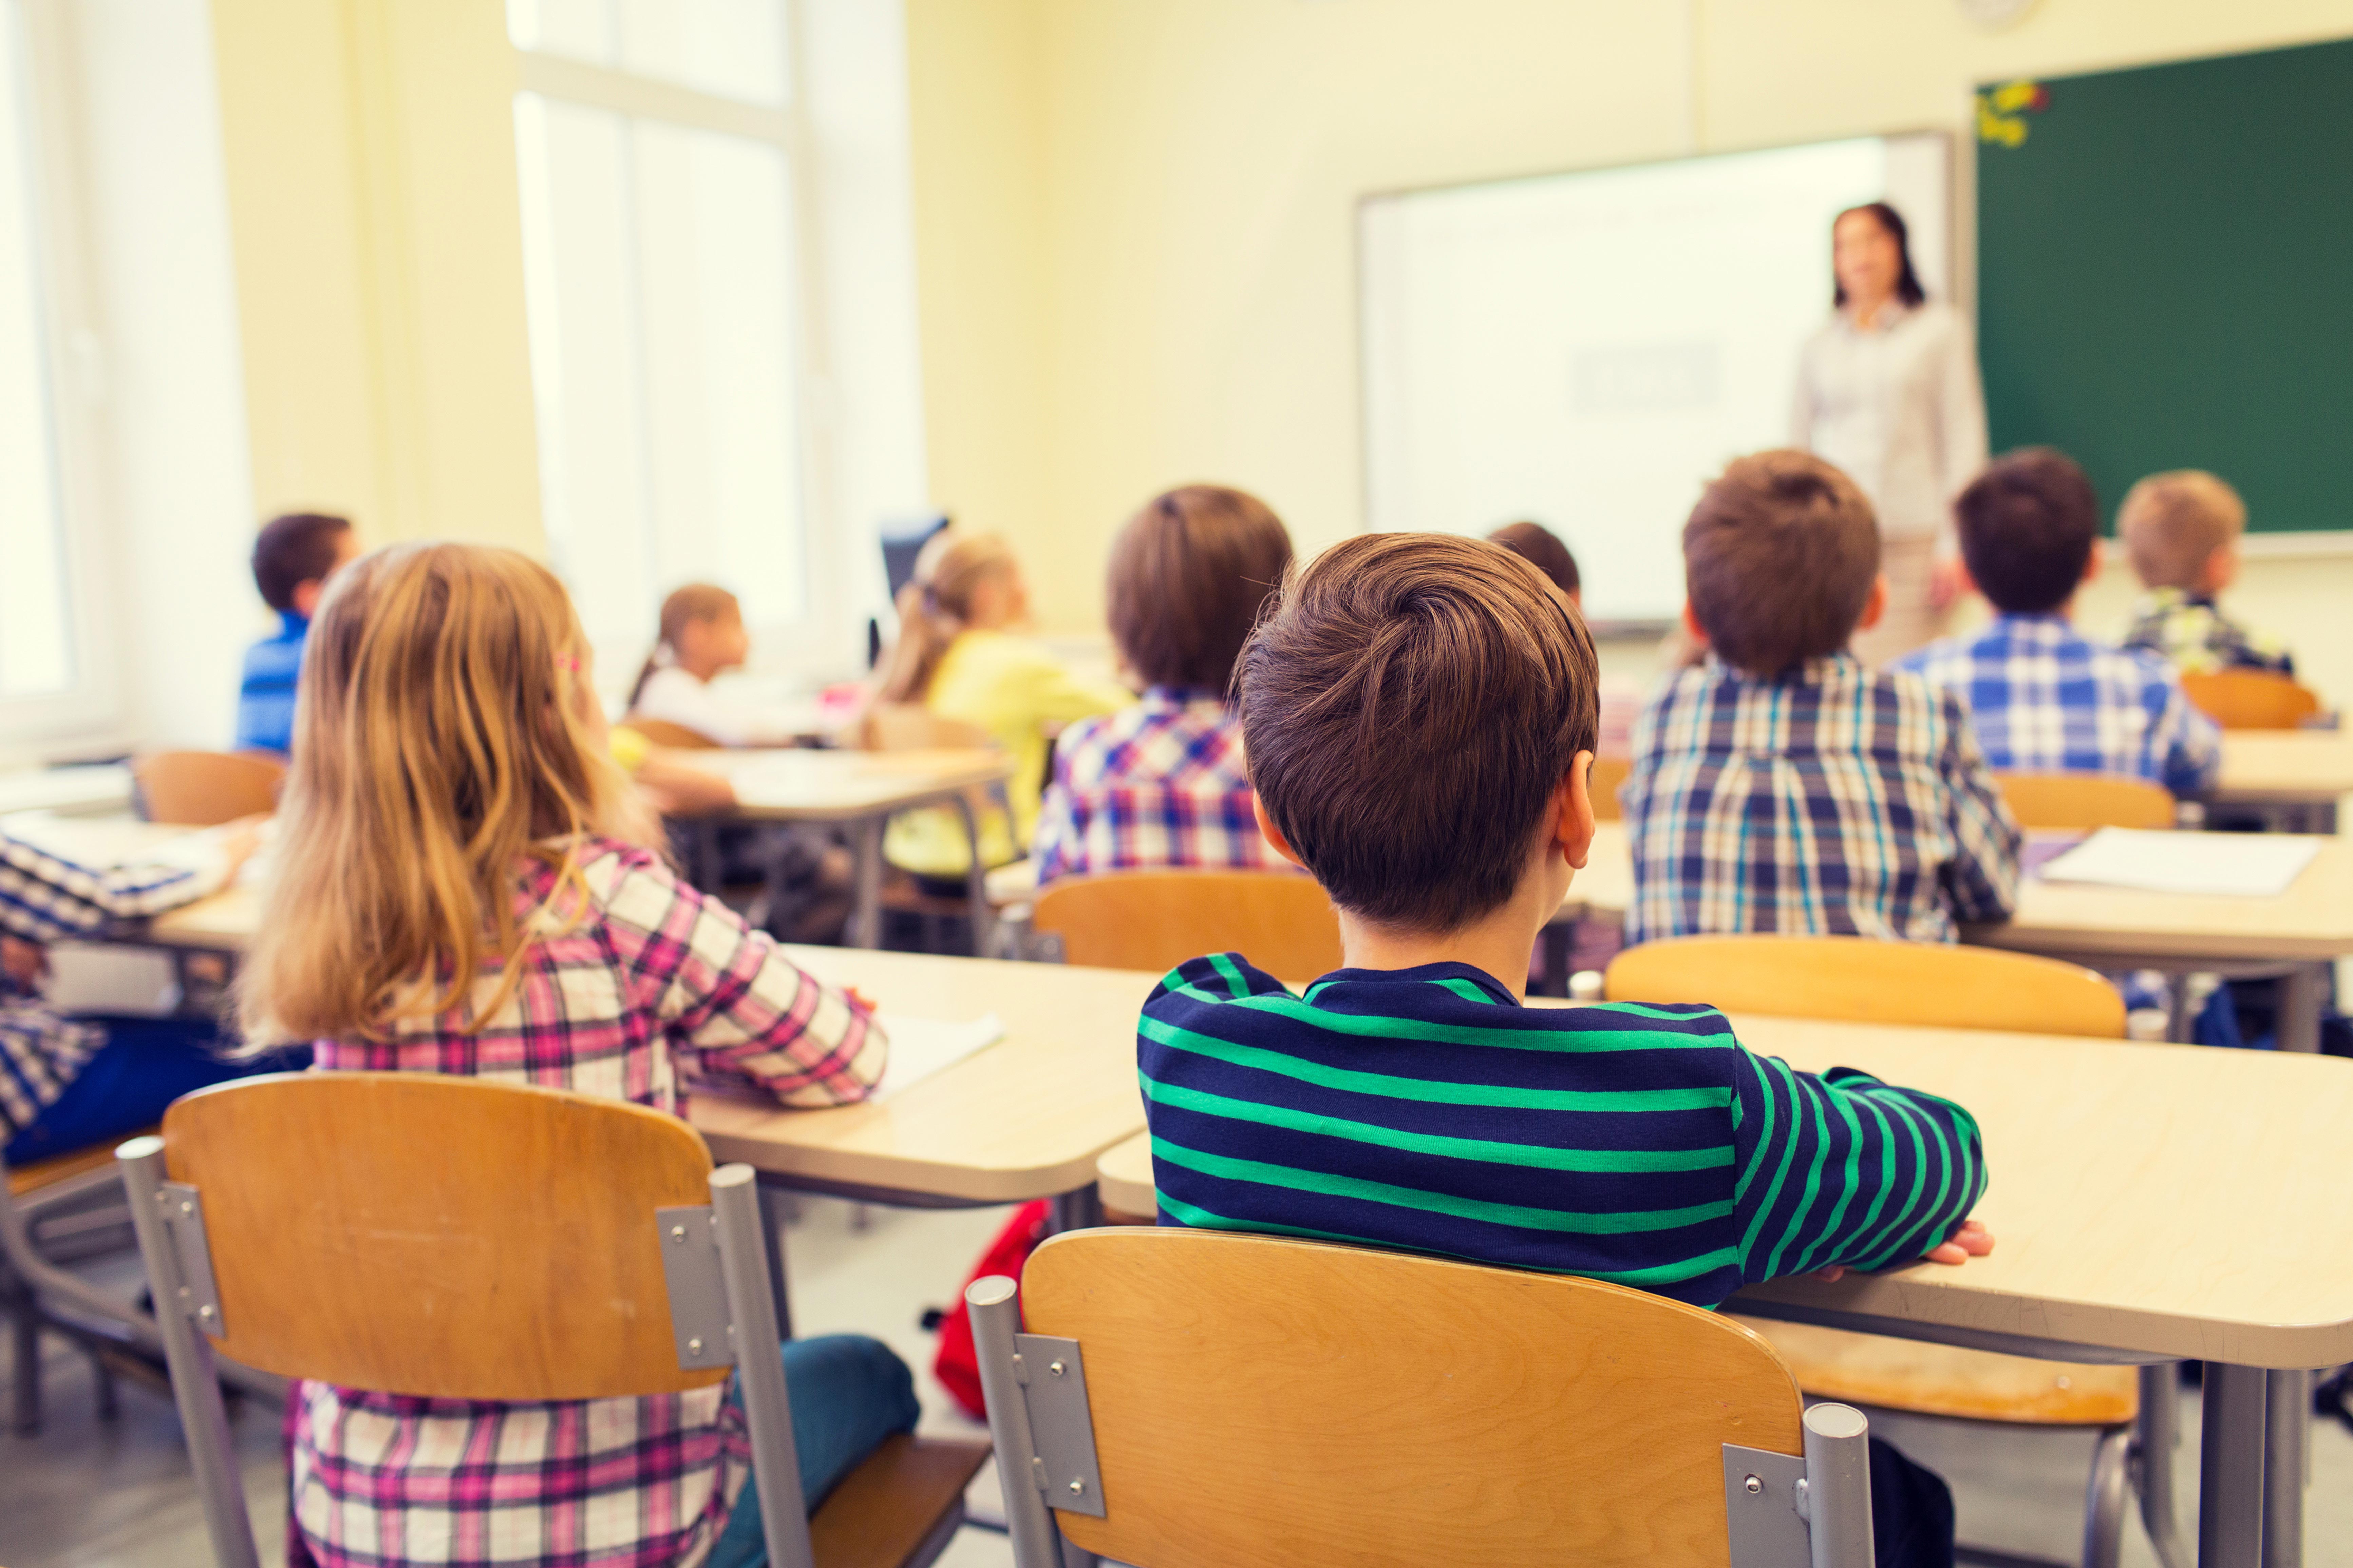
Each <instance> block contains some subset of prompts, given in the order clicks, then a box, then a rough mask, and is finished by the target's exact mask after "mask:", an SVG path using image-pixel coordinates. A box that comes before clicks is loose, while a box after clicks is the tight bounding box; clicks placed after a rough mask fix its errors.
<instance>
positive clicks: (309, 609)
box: [294, 577, 327, 621]
mask: <svg viewBox="0 0 2353 1568" xmlns="http://www.w3.org/2000/svg"><path fill="white" fill-rule="evenodd" d="M326 592H327V584H326V583H325V581H324V580H323V579H321V578H317V577H313V578H311V579H310V580H309V581H308V582H302V583H297V584H294V613H295V614H296V615H298V616H301V617H302V618H303V619H304V620H306V621H307V620H309V619H310V618H311V616H313V615H316V614H317V613H318V609H319V600H320V599H321V598H322V596H323V595H325V594H326Z"/></svg>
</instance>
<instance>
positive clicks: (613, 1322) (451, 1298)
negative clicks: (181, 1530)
mask: <svg viewBox="0 0 2353 1568" xmlns="http://www.w3.org/2000/svg"><path fill="white" fill-rule="evenodd" d="M120 1153H121V1170H122V1175H123V1180H124V1183H125V1184H126V1186H127V1187H128V1189H129V1192H130V1194H131V1207H132V1218H133V1219H134V1220H135V1221H136V1223H137V1225H138V1228H139V1245H140V1250H141V1252H142V1254H143V1255H144V1256H145V1258H146V1263H147V1273H148V1279H149V1280H150V1282H151V1284H152V1286H153V1290H154V1294H155V1299H156V1300H158V1301H159V1302H165V1303H173V1302H176V1303H178V1307H177V1310H165V1311H164V1313H162V1314H161V1317H162V1326H163V1330H164V1352H165V1355H166V1358H167V1360H168V1361H169V1363H170V1364H171V1369H172V1384H173V1391H174V1394H175V1396H176V1398H177V1400H178V1403H179V1407H180V1420H181V1425H182V1427H183V1429H184V1430H185V1432H186V1433H187V1436H188V1447H189V1451H190V1454H191V1456H192V1458H194V1460H195V1473H196V1481H197V1486H198V1489H199V1491H200V1493H201V1495H202V1497H203V1500H204V1505H205V1515H206V1524H207V1525H208V1526H209V1528H210V1530H211V1534H212V1542H213V1551H214V1553H215V1555H216V1558H217V1559H218V1560H219V1562H220V1563H223V1564H225V1565H230V1564H234V1565H237V1568H250V1565H251V1564H252V1563H254V1562H255V1555H254V1544H253V1536H252V1532H251V1530H250V1527H249V1525H248V1520H247V1514H246V1506H245V1495H244V1489H243V1486H242V1483H241V1481H240V1479H239V1476H238V1472H237V1462H236V1458H235V1453H234V1450H233V1449H232V1447H230V1443H229V1436H228V1427H227V1421H226V1418H225V1416H224V1415H223V1413H222V1408H221V1403H220V1395H219V1389H218V1385H217V1384H216V1383H215V1382H214V1379H213V1372H214V1362H215V1356H216V1354H217V1355H218V1356H220V1357H222V1358H225V1359H227V1360H229V1361H234V1362H237V1363H242V1364H244V1365H246V1366H249V1367H256V1368H259V1369H262V1370H264V1371H268V1372H271V1373H278V1374H280V1375H282V1376H286V1377H307V1378H319V1379H323V1380H325V1381H327V1382H329V1383H334V1384H343V1385H345V1386H347V1387H354V1388H382V1389H396V1390H398V1391H400V1392H401V1393H404V1394H423V1395H427V1396H428V1397H438V1398H449V1399H498V1400H521V1401H545V1400H575V1399H598V1398H607V1397H613V1396H617V1395H628V1394H665V1393H678V1392H682V1391H684V1390H687V1389H691V1388H704V1387H709V1386H711V1385H712V1384H719V1383H723V1382H725V1381H726V1379H727V1377H728V1374H729V1373H730V1371H731V1369H732V1370H733V1371H734V1372H735V1373H738V1374H740V1376H741V1379H742V1388H743V1396H744V1415H745V1421H746V1425H747V1426H749V1427H750V1430H751V1437H752V1463H753V1473H754V1476H755V1477H756V1479H757V1480H758V1483H759V1491H760V1513H761V1520H762V1522H763V1524H764V1526H765V1531H766V1536H767V1542H768V1552H769V1555H770V1560H771V1561H772V1562H774V1563H777V1564H778V1565H779V1568H811V1565H812V1564H821V1565H823V1568H849V1565H850V1564H855V1565H856V1568H868V1565H869V1564H876V1565H881V1568H913V1565H915V1564H920V1563H928V1562H930V1561H931V1560H932V1559H933V1558H934V1557H935V1556H936V1555H937V1554H938V1553H939V1552H940V1551H942V1550H944V1548H945V1546H946V1543H947V1540H948V1538H949V1536H951V1535H952V1534H953V1533H954V1531H955V1524H956V1522H958V1521H960V1520H961V1518H962V1512H963V1507H964V1489H965V1484H966V1483H967V1482H968V1481H969V1480H970V1479H972V1476H973V1474H974V1472H975V1471H976V1469H977V1468H979V1466H980V1464H981V1463H982V1461H983V1460H984V1459H985V1458H987V1447H985V1446H984V1445H980V1444H976V1443H939V1442H934V1441H930V1440H919V1439H912V1438H909V1439H894V1440H893V1441H892V1442H891V1443H889V1444H886V1445H885V1446H884V1447H882V1448H881V1449H879V1450H877V1451H876V1452H875V1453H874V1454H873V1455H871V1456H870V1457H869V1458H867V1459H866V1460H865V1461H864V1462H863V1463H862V1464H861V1465H860V1468H858V1469H856V1470H854V1471H852V1472H851V1474H850V1475H849V1477H848V1478H847V1479H844V1481H843V1482H842V1483H841V1485H840V1486H839V1488H838V1489H836V1490H835V1491H834V1493H833V1494H832V1495H831V1496H829V1497H828V1498H827V1500H826V1501H825V1503H824V1505H823V1506H822V1507H820V1508H819V1509H818V1512H817V1515H816V1517H815V1518H814V1519H811V1518H807V1517H806V1516H805V1513H804V1510H803V1508H802V1502H801V1490H800V1481H799V1476H798V1472H797V1468H796V1466H795V1463H794V1460H793V1447H792V1440H791V1439H792V1426H791V1421H792V1416H791V1411H790V1409H789V1407H788V1405H787V1400H786V1388H785V1377H784V1363H783V1360H782V1357H781V1356H780V1355H779V1354H778V1352H777V1350H776V1343H777V1341H776V1307H775V1302H774V1300H773V1299H772V1297H771V1296H770V1294H769V1291H770V1284H769V1279H770V1276H769V1267H768V1247H767V1242H766V1239H765V1237H764V1236H763V1234H762V1230H761V1222H760V1217H759V1207H758V1203H757V1200H756V1197H755V1196H754V1186H753V1175H752V1172H751V1169H750V1168H749V1167H748V1166H744V1165H728V1166H725V1167H723V1168H722V1169H719V1170H716V1171H714V1170H712V1165H711V1153H710V1151H709V1150H708V1149H706V1148H705V1147H704V1146H703V1142H702V1135H701V1134H700V1133H698V1132H696V1131H694V1129H692V1128H691V1127H689V1126H688V1125H687V1124H686V1123H685V1122H684V1121H680V1120H679V1119H678V1118H676V1117H672V1116H665V1115H663V1114H661V1113H660V1112H659V1111H655V1110H648V1109H646V1108H645V1107H643V1106H638V1105H630V1104H627V1103H625V1102H622V1101H619V1100H600V1099H596V1098H592V1097H590V1096H587V1095H582V1094H572V1093H566V1092H564V1091H561V1090H556V1089H528V1088H523V1087H521V1086H517V1085H511V1084H495V1083H485V1082H483V1081H481V1080H480V1079H467V1078H446V1077H441V1076H438V1075H435V1074H429V1073H291V1074H279V1075H275V1076H272V1077H266V1078H253V1079H242V1080H240V1081H238V1082H236V1083H231V1084H225V1085H222V1086H220V1087H218V1088H215V1089H203V1090H200V1091H198V1092H197V1093H195V1094H192V1095H189V1096H187V1097H186V1098H185V1099H183V1100H178V1101H176V1102H175V1103H174V1105H173V1106H172V1108H171V1109H170V1110H167V1111H166V1112H165V1113H164V1131H163V1136H162V1137H160V1138H136V1139H133V1140H132V1141H131V1142H127V1143H125V1144H124V1145H123V1146H122V1148H121V1152H120ZM813 1543H814V1544H813ZM852 1548H854V1549H855V1550H854V1551H853V1550H852Z"/></svg>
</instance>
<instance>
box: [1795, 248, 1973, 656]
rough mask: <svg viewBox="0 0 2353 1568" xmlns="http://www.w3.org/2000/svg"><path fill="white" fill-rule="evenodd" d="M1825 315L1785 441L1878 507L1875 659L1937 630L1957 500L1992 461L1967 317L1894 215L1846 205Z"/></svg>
mask: <svg viewBox="0 0 2353 1568" xmlns="http://www.w3.org/2000/svg"><path fill="white" fill-rule="evenodd" d="M1831 272H1832V273H1833V275H1834V277H1835V287H1834V289H1833V291H1832V293H1831V304H1832V306H1833V307H1834V309H1833V310H1831V318H1830V320H1829V321H1825V322H1823V323H1822V325H1821V327H1820V330H1819V331H1816V332H1815V333H1814V335H1813V336H1812V337H1811V338H1810V339H1808V340H1807V342H1806V346H1805V350H1804V352H1803V353H1802V354H1801V355H1800V356H1799V362H1798V395H1797V402H1796V415H1795V419H1794V422H1793V429H1792V433H1791V445H1793V446H1796V447H1801V448H1803V449H1804V450H1806V451H1809V452H1812V453H1814V454H1815V455H1816V456H1818V457H1820V458H1824V459H1826V460H1827V461H1830V462H1831V463H1835V464H1837V465H1838V466H1839V467H1840V468H1843V469H1845V470H1846V471H1847V473H1848V474H1850V475H1852V477H1853V479H1854V481H1855V482H1856V483H1857V484H1859V485H1861V486H1862V490H1863V493H1864V494H1866V495H1868V496H1869V497H1870V498H1871V500H1872V504H1873V507H1874V508H1876V509H1877V510H1878V513H1879V560H1880V570H1881V571H1882V572H1883V573H1884V574H1886V576H1887V589H1888V593H1887V612H1886V614H1885V615H1884V616H1882V617H1881V619H1880V621H1879V624H1878V625H1877V626H1874V627H1873V628H1872V629H1871V630H1869V631H1867V632H1858V633H1857V634H1856V635H1855V642H1854V648H1855V652H1856V654H1858V655H1859V656H1860V657H1861V658H1862V659H1863V661H1864V662H1865V663H1867V664H1872V665H1880V664H1884V663H1886V662H1887V661H1888V660H1889V659H1892V658H1900V657H1902V656H1903V655H1905V654H1907V653H1909V652H1911V651H1912V650H1913V649H1914V648H1915V647H1920V646H1921V645H1922V644H1924V643H1926V642H1929V641H1931V640H1933V639H1934V638H1936V637H1938V636H1939V635H1941V634H1942V632H1943V631H1944V626H1945V618H1946V615H1947V612H1948V611H1949V610H1950V609H1951V607H1952V605H1953V601H1954V600H1955V599H1957V598H1958V597H1959V596H1960V593H1961V587H1962V584H1963V581H1964V579H1963V576H1962V574H1961V566H1960V558H1959V553H1958V552H1957V548H1956V546H1955V543H1954V537H1953V523H1952V500H1953V498H1954V497H1955V496H1956V495H1957V494H1959V493H1960V491H1961V489H1962V487H1964V486H1966V485H1967V484H1968V482H1969V481H1970V480H1971V479H1975V478H1976V477H1977V474H1978V470H1979V469H1980V468H1984V467H1985V461H1986V416H1985V392H1984V389H1983V388H1982V387H1981V386H1980V385H1979V384H1978V360H1977V351H1976V346H1975V345H1974V344H1973V343H1972V342H1971V341H1970V337H1969V328H1968V322H1966V321H1963V320H1962V319H1961V317H1960V314H1959V312H1957V311H1956V310H1954V309H1953V308H1952V307H1951V306H1950V305H1946V304H1942V303H1938V302H1936V301H1932V300H1929V298H1928V297H1927V294H1926V290H1924V289H1922V288H1921V287H1920V279H1919V275H1918V274H1917V273H1915V272H1914V271H1913V269H1912V250H1911V246H1910V243H1909V239H1908V237H1907V235H1906V234H1905V226H1904V219H1903V216H1902V215H1900V214H1898V213H1897V212H1896V210H1895V209H1894V207H1892V206H1889V205H1887V204H1886V203H1885V202H1873V203H1871V204H1869V205H1865V206H1859V207H1850V208H1848V209H1847V210H1846V211H1845V212H1842V213H1841V214H1839V216H1838V219H1837V221H1836V222H1835V223H1834V224H1833V225H1832V226H1831Z"/></svg>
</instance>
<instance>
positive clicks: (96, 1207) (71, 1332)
mask: <svg viewBox="0 0 2353 1568" xmlns="http://www.w3.org/2000/svg"><path fill="white" fill-rule="evenodd" d="M120 1194H121V1177H120V1176H119V1175H117V1174H116V1173H115V1169H114V1152H113V1150H112V1149H111V1148H110V1147H107V1146H105V1145H102V1144H101V1145H98V1146H94V1147H91V1148H88V1149H78V1150H75V1151H73V1152H69V1153H65V1154H58V1155H56V1156H54V1157H52V1158H50V1159H47V1160H40V1161H36V1162H34V1163H31V1164H28V1165H10V1164H8V1163H5V1161H0V1311H5V1313H6V1314H7V1316H8V1317H9V1319H10V1334H9V1339H10V1342H11V1343H12V1345H13V1347H14V1354H13V1361H14V1365H15V1370H14V1372H13V1373H12V1374H11V1377H10V1381H9V1386H10V1389H11V1391H12V1395H13V1397H12V1401H11V1403H12V1405H13V1409H12V1411H11V1413H10V1418H9V1425H10V1426H13V1427H14V1428H15V1429H16V1431H18V1432H20V1433H23V1434H26V1435H27V1436H29V1435H31V1434H33V1433H35V1432H37V1431H39V1430H40V1426H41V1383H42V1377H41V1336H42V1334H43V1333H44V1332H54V1333H60V1334H63V1335H65V1336H66V1337H67V1338H69V1339H70V1340H72V1341H73V1342H75V1344H76V1345H77V1346H79V1348H80V1349H81V1350H82V1351H83V1352H86V1353H88V1354H89V1355H90V1365H91V1369H92V1371H93V1373H95V1375H96V1380H97V1385H98V1404H99V1410H100V1414H101V1415H110V1416H111V1415H113V1413H114V1380H113V1376H112V1373H111V1370H110V1367H109V1362H108V1359H107V1358H106V1356H105V1354H104V1353H103V1352H106V1351H107V1350H109V1349H112V1348H119V1347H121V1346H122V1345H125V1344H132V1343H136V1342H137V1340H138V1336H137V1332H136V1328H135V1325H137V1324H138V1323H140V1322H141V1321H148V1322H149V1323H150V1326H151V1327H152V1320H145V1315H144V1314H142V1313H139V1312H137V1311H135V1310H132V1309H131V1308H129V1307H127V1306H126V1305H125V1304H124V1303H122V1302H121V1301H120V1300H116V1299H115V1298H114V1297H113V1296H111V1295H107V1294H102V1293H100V1292H99V1291H97V1290H94V1289H90V1286H89V1285H88V1284H87V1283H85V1282H84V1280H83V1279H81V1277H80V1276H79V1275H78V1274H75V1273H74V1272H72V1271H71V1270H69V1269H68V1268H64V1267H63V1265H64V1264H65V1263H67V1262H69V1261H71V1260H72V1259H74V1258H79V1257H87V1256H90V1255H93V1254H96V1253H99V1252H103V1251H108V1250H112V1249H113V1247H112V1246H111V1245H110V1244H109V1242H108V1241H107V1240H106V1237H107V1235H108V1233H112V1234H114V1235H116V1236H120V1234H121V1228H122V1227H123V1226H128V1225H129V1224H130V1223H131V1212H130V1210H129V1209H128V1208H126V1207H125V1206H123V1205H122V1204H121V1201H120ZM110 1200H111V1201H110ZM60 1309H62V1310H60ZM155 1343H156V1344H158V1345H160V1341H156V1342H155Z"/></svg>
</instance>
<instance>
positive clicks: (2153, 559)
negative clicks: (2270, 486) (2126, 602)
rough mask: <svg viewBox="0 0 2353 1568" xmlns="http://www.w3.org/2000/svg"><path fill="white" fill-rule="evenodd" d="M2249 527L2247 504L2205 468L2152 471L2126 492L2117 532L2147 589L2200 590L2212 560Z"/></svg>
mask: <svg viewBox="0 0 2353 1568" xmlns="http://www.w3.org/2000/svg"><path fill="white" fill-rule="evenodd" d="M2246 531H2247V503H2246V502H2245V501H2243V500H2240V499H2239V492H2238V491H2236V490H2234V489H2232V488H2231V487H2230V486H2229V485H2228V484H2227V483H2225V482H2224V481H2222V480H2221V479H2217V478H2215V477H2214V476H2213V475H2212V474H2210V473H2208V472H2206V471H2205V470H2204V469H2203V468H2175V469H2173V470H2172V471H2170V472H2168V473H2162V474H2151V475H2149V476H2148V478H2147V479H2143V480H2141V482H2140V483H2138V484H2137V485H2135V486H2133V488H2132V489H2129V490H2127V491H2126V492H2125V504H2124V505H2123V507H2122V508H2120V509H2119V510H2117V512H2116V532H2117V533H2119V534H2121V535H2122V536H2123V538H2124V542H2125V553H2126V554H2127V555H2129V556H2131V557H2132V566H2133V571H2134V573H2135V574H2137V575H2138V576H2139V578H2140V581H2141V586H2143V587H2145V588H2180V589H2184V590H2187V591H2189V592H2191V593H2195V592H2196V591H2197V590H2198V589H2199V588H2200V586H2201V584H2200V581H2199V579H2200V577H2201V576H2202V575H2204V574H2205V571H2206V563H2208V562H2209V561H2211V560H2212V559H2213V558H2214V552H2216V551H2218V550H2223V549H2227V548H2228V547H2229V546H2231V545H2232V544H2234V543H2236V542H2238V538H2239V536H2240V535H2241V534H2242V533H2244V532H2246Z"/></svg>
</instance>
